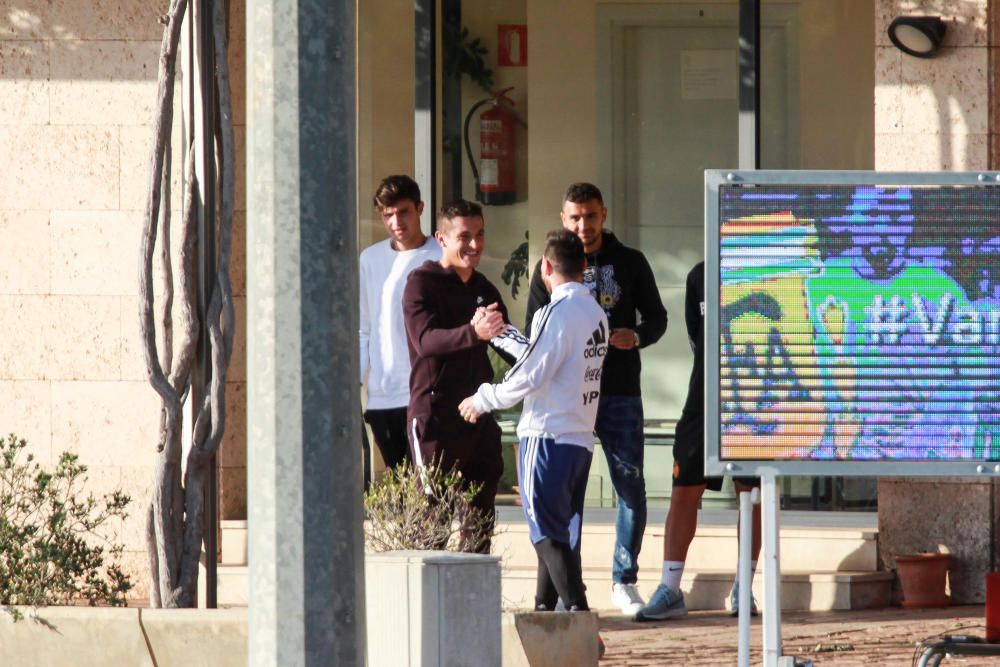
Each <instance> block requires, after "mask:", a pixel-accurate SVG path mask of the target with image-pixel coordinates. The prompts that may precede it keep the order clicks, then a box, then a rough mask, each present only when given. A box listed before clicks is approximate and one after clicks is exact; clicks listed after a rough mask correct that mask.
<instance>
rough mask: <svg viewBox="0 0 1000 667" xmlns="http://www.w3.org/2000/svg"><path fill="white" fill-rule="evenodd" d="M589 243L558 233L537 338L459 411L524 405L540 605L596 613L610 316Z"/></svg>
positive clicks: (525, 481) (524, 472)
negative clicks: (599, 434)
mask: <svg viewBox="0 0 1000 667" xmlns="http://www.w3.org/2000/svg"><path fill="white" fill-rule="evenodd" d="M585 267H586V259H585V257H584V252H583V243H582V242H581V241H580V239H579V238H577V236H576V235H575V234H573V233H571V232H568V231H566V230H559V231H553V232H549V235H548V237H547V238H546V240H545V250H544V252H543V256H542V262H541V274H542V279H543V280H544V281H545V285H546V287H547V288H548V290H549V291H550V293H551V300H550V302H549V303H548V304H546V305H545V306H543V307H541V308H540V309H539V310H538V312H537V313H535V317H534V318H533V320H532V323H531V335H530V336H529V340H530V341H531V342H530V344H529V345H528V347H527V349H526V350H525V351H524V352H523V353H522V354H521V356H520V358H519V359H518V360H517V362H516V363H515V364H514V366H513V367H511V369H510V371H509V372H508V373H507V375H506V376H505V377H504V380H503V382H501V383H500V384H495V385H494V384H482V385H480V387H479V389H478V391H477V392H476V393H475V394H474V395H472V396H469V397H468V398H466V399H465V400H464V401H462V403H461V404H460V405H459V408H458V409H459V412H460V413H461V415H462V417H464V418H465V419H466V420H467V421H470V422H475V421H476V419H478V418H479V416H480V415H482V414H484V413H488V412H490V411H492V410H500V409H504V408H508V407H510V406H512V405H514V404H515V403H517V402H518V401H520V400H522V399H524V410H523V411H522V412H521V419H520V421H519V422H518V425H517V435H518V437H519V438H520V439H521V446H520V449H519V455H520V463H521V465H520V470H519V471H518V478H519V479H518V482H519V483H520V487H521V504H522V506H523V508H524V514H525V516H526V518H527V520H528V529H529V535H530V537H531V542H532V544H533V545H534V547H535V552H536V554H537V556H538V580H537V587H536V592H535V609H536V610H539V611H545V610H548V611H552V610H554V609H555V606H556V601H557V599H558V598H562V600H563V603H564V604H565V607H566V609H568V610H571V611H572V610H580V611H582V610H586V609H588V608H589V607H588V605H587V595H586V592H585V590H584V585H583V573H582V570H581V565H580V536H581V527H582V522H583V500H584V493H585V491H586V487H587V472H588V471H589V470H590V461H591V459H592V458H593V451H594V421H595V420H596V418H597V404H598V399H599V398H600V395H601V370H602V367H603V365H604V357H605V355H606V354H607V351H608V319H607V317H606V316H605V314H604V311H603V310H602V309H601V307H600V306H599V305H598V304H597V302H596V301H595V300H594V298H593V297H592V296H591V294H590V290H589V289H588V288H586V287H585V286H584V285H583V284H582V280H583V271H584V268H585Z"/></svg>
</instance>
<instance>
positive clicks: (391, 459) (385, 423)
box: [365, 407, 413, 468]
mask: <svg viewBox="0 0 1000 667" xmlns="http://www.w3.org/2000/svg"><path fill="white" fill-rule="evenodd" d="M365 422H367V423H368V425H369V426H371V428H372V437H373V438H374V439H375V446H376V447H378V451H379V453H380V454H382V460H383V461H385V466H386V467H387V468H395V467H396V466H398V465H399V464H401V463H404V462H405V463H407V464H410V463H412V462H413V461H412V460H411V459H410V440H409V438H408V437H407V434H406V408H405V407H402V408H388V409H386V410H366V411H365Z"/></svg>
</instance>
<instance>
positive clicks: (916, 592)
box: [896, 551, 951, 609]
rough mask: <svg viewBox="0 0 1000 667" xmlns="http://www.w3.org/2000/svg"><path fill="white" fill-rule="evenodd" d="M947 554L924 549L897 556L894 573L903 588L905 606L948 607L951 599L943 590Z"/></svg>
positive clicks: (945, 578) (914, 607)
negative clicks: (923, 550)
mask: <svg viewBox="0 0 1000 667" xmlns="http://www.w3.org/2000/svg"><path fill="white" fill-rule="evenodd" d="M948 561H949V554H947V553H939V552H932V551H925V552H920V553H914V554H901V555H898V556H896V573H897V575H898V576H899V584H900V586H901V587H902V589H903V602H902V605H903V607H904V608H906V609H919V608H929V607H947V606H948V605H949V604H951V599H950V598H949V597H948V595H947V593H945V583H946V582H947V579H948Z"/></svg>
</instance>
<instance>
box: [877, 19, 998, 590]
mask: <svg viewBox="0 0 1000 667" xmlns="http://www.w3.org/2000/svg"><path fill="white" fill-rule="evenodd" d="M991 4H993V5H996V4H997V3H996V2H995V1H994V0H966V1H965V2H945V3H942V2H937V1H936V0H876V3H875V168H876V169H877V170H880V171H953V170H954V171H961V170H977V169H989V168H991V167H992V168H995V167H996V166H997V164H996V158H995V157H994V156H993V155H991V149H990V147H991V146H992V145H995V144H996V133H995V128H994V123H993V120H992V116H993V115H994V112H993V110H994V109H995V103H994V102H993V99H992V90H993V86H991V83H990V78H991V76H993V75H994V74H995V69H994V66H993V63H994V61H995V60H996V55H995V49H993V48H991V44H994V43H995V37H993V36H992V35H991V32H992V33H996V32H997V30H996V28H993V29H992V30H991V29H990V28H989V26H990V25H992V24H994V23H996V16H994V15H993V13H994V12H995V11H996V8H995V7H991V6H990V5H991ZM903 15H930V16H941V18H942V19H943V20H944V21H945V22H946V23H947V25H948V32H947V34H946V36H945V39H944V47H943V48H942V50H941V52H940V53H939V55H938V56H937V57H935V58H931V59H921V58H914V57H912V56H908V55H905V54H903V53H902V52H901V51H899V50H897V49H896V48H895V47H894V46H892V43H891V42H890V41H889V38H888V36H887V33H886V29H887V28H888V25H889V23H890V22H891V21H892V19H893V18H895V17H896V16H903ZM995 503H996V491H995V482H994V481H993V480H984V479H979V478H975V479H967V478H954V479H935V478H884V479H881V480H880V481H879V485H878V505H879V550H880V555H881V557H882V559H883V562H885V564H886V566H887V567H895V561H894V555H895V554H902V553H912V552H916V551H928V550H932V551H933V550H937V549H939V548H941V547H944V548H947V549H948V550H950V551H951V552H952V559H951V566H950V573H949V578H950V581H951V592H952V600H953V601H954V602H956V603H974V602H982V601H983V599H984V595H985V581H984V575H985V573H986V571H988V570H990V569H991V567H992V565H993V561H994V560H995V553H996V547H995V544H996V533H997V531H996V527H995V525H994V521H995V517H996V516H997V515H996V511H995V509H994V505H995Z"/></svg>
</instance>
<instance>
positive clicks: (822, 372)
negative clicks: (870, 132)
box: [706, 183, 1000, 462]
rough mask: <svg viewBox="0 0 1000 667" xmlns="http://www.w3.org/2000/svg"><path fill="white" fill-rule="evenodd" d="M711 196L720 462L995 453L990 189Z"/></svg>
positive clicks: (856, 188)
mask: <svg viewBox="0 0 1000 667" xmlns="http://www.w3.org/2000/svg"><path fill="white" fill-rule="evenodd" d="M717 197H718V209H717V211H718V217H717V220H714V221H713V224H716V225H717V230H716V231H717V236H716V235H714V234H713V235H712V236H713V237H715V238H717V245H716V244H713V245H714V246H715V247H714V250H715V251H716V252H717V255H716V257H715V259H716V261H715V262H711V263H710V266H712V267H714V270H717V272H718V273H717V275H716V276H714V277H715V278H717V279H718V282H717V285H718V292H717V294H718V304H717V309H713V311H714V313H715V316H716V317H717V318H718V319H717V326H713V327H711V328H710V331H711V332H712V333H713V334H714V335H713V340H706V345H708V346H713V345H714V346H715V347H716V349H717V353H718V356H717V360H718V366H717V374H714V378H715V379H716V380H717V381H718V384H717V386H715V387H714V388H713V387H709V391H712V390H713V389H715V391H716V396H715V398H717V404H716V406H717V416H718V429H719V431H718V459H720V460H722V461H726V460H729V461H738V460H744V459H750V460H757V461H854V462H869V461H894V462H989V461H1000V360H998V356H997V355H998V351H1000V187H998V186H996V185H967V186H960V185H893V186H888V185H877V184H857V183H854V184H846V185H845V184H839V185H788V184H780V183H779V184H754V185H752V186H748V185H746V184H735V183H734V184H725V183H723V184H720V185H719V186H718V189H717ZM709 279H712V278H711V277H710V278H709Z"/></svg>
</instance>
